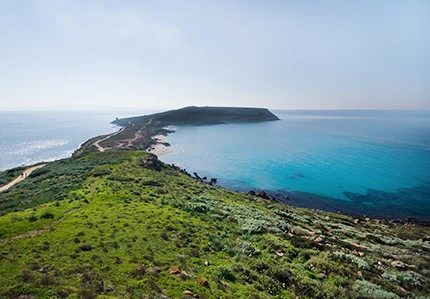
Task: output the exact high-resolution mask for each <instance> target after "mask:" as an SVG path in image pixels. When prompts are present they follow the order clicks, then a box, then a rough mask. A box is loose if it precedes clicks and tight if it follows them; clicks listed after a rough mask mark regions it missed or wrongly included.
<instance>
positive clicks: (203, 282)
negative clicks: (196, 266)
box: [197, 277, 209, 288]
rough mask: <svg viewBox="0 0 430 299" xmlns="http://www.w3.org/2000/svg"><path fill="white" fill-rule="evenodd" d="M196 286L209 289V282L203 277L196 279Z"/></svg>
mask: <svg viewBox="0 0 430 299" xmlns="http://www.w3.org/2000/svg"><path fill="white" fill-rule="evenodd" d="M197 284H199V285H201V286H204V287H205V288H208V287H209V282H208V280H207V278H204V277H203V278H199V279H197Z"/></svg>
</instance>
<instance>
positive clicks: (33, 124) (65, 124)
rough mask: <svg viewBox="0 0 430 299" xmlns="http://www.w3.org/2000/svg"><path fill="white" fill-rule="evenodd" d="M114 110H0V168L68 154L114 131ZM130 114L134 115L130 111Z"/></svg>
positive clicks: (57, 157)
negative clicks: (91, 140) (96, 137)
mask: <svg viewBox="0 0 430 299" xmlns="http://www.w3.org/2000/svg"><path fill="white" fill-rule="evenodd" d="M129 115H130V114H129V113H127V114H124V113H116V112H89V111H85V112H65V111H59V112H58V111H56V112H52V111H50V112H0V170H5V169H9V168H13V167H16V166H20V165H22V164H25V165H31V164H34V163H37V162H41V161H52V160H57V159H61V158H66V157H70V156H71V155H72V153H73V152H74V151H75V150H76V149H77V148H79V146H80V145H81V144H82V143H83V142H85V141H86V140H88V139H90V138H92V137H95V136H98V135H103V134H107V133H111V132H114V131H117V130H118V127H114V126H112V125H111V124H110V122H111V121H112V120H114V119H115V117H117V116H118V117H126V116H129ZM133 115H134V114H133Z"/></svg>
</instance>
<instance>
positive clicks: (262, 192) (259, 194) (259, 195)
mask: <svg viewBox="0 0 430 299" xmlns="http://www.w3.org/2000/svg"><path fill="white" fill-rule="evenodd" d="M256 196H257V197H261V198H264V199H270V198H269V196H267V194H266V192H264V191H263V190H260V191H258V193H257V194H256Z"/></svg>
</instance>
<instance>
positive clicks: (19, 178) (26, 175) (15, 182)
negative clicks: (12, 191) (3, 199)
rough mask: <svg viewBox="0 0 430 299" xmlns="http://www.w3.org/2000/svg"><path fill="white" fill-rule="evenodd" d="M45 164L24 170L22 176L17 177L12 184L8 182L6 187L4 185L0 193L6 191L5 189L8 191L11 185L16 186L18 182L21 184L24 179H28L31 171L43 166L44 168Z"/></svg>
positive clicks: (0, 188)
mask: <svg viewBox="0 0 430 299" xmlns="http://www.w3.org/2000/svg"><path fill="white" fill-rule="evenodd" d="M45 165H46V164H42V165H37V166H34V167H30V168H27V169H26V170H24V172H23V174H22V175H20V176H19V177H17V178H16V179H14V180H13V181H12V182H10V183H9V184H7V185H4V186H3V187H0V192H3V191H6V190H7V189H9V188H10V187H12V186H13V185H16V184H18V183H19V182H22V181H23V180H25V178H26V177H28V176H29V175H30V174H31V173H32V172H33V171H35V170H36V169H38V168H42V167H43V166H45Z"/></svg>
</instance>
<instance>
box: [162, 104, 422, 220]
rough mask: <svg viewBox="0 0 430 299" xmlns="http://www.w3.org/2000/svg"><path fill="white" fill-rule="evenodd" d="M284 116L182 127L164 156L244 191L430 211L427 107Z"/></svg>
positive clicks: (388, 212) (387, 211)
mask: <svg viewBox="0 0 430 299" xmlns="http://www.w3.org/2000/svg"><path fill="white" fill-rule="evenodd" d="M275 114H277V115H278V116H279V117H280V118H281V119H282V120H281V121H275V122H267V123H257V124H229V125H218V126H201V127H179V128H177V131H176V133H174V134H171V135H169V137H168V142H169V143H170V144H172V153H170V154H168V155H166V156H163V157H162V160H163V161H164V162H167V163H175V164H177V165H180V166H181V167H183V168H186V169H187V170H188V171H190V172H194V171H196V172H198V173H199V174H200V175H201V176H208V177H217V178H218V181H219V184H220V185H221V186H224V187H226V188H229V189H232V190H238V191H246V190H249V189H264V190H271V191H273V192H277V193H281V194H284V195H288V196H289V197H290V199H291V200H290V202H291V203H293V204H297V205H303V206H312V207H315V208H324V209H328V210H333V211H337V210H341V211H344V212H349V213H354V214H366V215H368V216H378V217H408V216H412V217H415V218H421V219H423V218H430V112H429V111H424V112H421V111H275Z"/></svg>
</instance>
